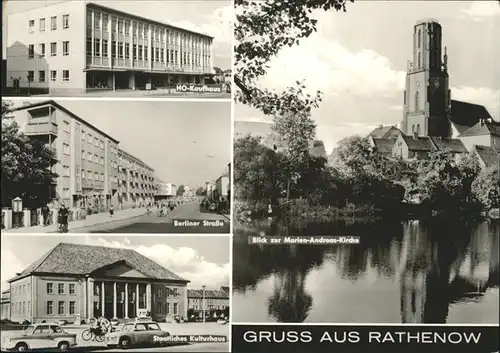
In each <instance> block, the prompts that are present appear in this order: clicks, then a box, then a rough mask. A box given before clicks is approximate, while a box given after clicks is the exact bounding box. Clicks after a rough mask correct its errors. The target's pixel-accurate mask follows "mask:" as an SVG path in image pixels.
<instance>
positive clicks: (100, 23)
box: [87, 11, 210, 51]
mask: <svg viewBox="0 0 500 353" xmlns="http://www.w3.org/2000/svg"><path fill="white" fill-rule="evenodd" d="M110 18H111V21H110ZM110 27H111V28H110ZM87 29H90V30H92V29H94V30H96V31H103V32H109V30H110V29H111V32H112V33H119V34H124V35H127V36H129V35H130V34H131V33H132V35H133V37H134V38H137V37H138V38H144V39H148V37H149V33H150V31H151V39H152V40H153V41H158V42H165V41H166V42H168V43H174V42H178V43H181V45H182V46H183V47H190V48H196V49H200V50H205V51H209V49H210V39H208V38H204V37H201V36H199V35H195V34H191V33H181V32H179V31H175V30H170V29H166V28H161V27H158V26H154V25H149V24H145V23H141V22H138V21H131V20H129V19H124V18H120V17H115V16H109V15H108V14H104V13H101V12H97V11H88V12H87Z"/></svg>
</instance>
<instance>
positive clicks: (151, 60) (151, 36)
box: [147, 25, 153, 70]
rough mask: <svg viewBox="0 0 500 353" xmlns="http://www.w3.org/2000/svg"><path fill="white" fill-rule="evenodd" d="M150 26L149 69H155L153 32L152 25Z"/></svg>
mask: <svg viewBox="0 0 500 353" xmlns="http://www.w3.org/2000/svg"><path fill="white" fill-rule="evenodd" d="M147 26H148V60H149V69H150V70H153V33H152V26H151V25H147Z"/></svg>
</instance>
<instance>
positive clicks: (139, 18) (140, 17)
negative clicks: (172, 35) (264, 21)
mask: <svg viewBox="0 0 500 353" xmlns="http://www.w3.org/2000/svg"><path fill="white" fill-rule="evenodd" d="M86 5H87V7H88V6H90V7H95V8H97V9H101V10H107V11H112V12H115V13H116V14H119V15H122V16H128V17H133V18H135V19H138V20H142V21H147V22H152V23H155V24H157V25H159V26H166V27H170V28H175V29H178V30H180V31H184V32H189V33H192V34H196V35H199V36H202V37H206V38H209V39H214V37H212V36H210V35H208V34H205V33H200V32H195V31H192V30H190V29H186V28H181V27H177V26H173V25H171V24H168V23H166V22H160V21H156V20H152V19H150V18H146V17H142V16H138V15H133V14H130V13H128V12H124V11H121V10H117V9H115V8H112V7H107V6H103V5H100V4H96V3H95V2H87V4H86Z"/></svg>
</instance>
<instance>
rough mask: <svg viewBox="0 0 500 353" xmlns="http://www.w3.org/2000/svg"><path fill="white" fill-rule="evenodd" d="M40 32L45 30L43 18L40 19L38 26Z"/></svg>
mask: <svg viewBox="0 0 500 353" xmlns="http://www.w3.org/2000/svg"><path fill="white" fill-rule="evenodd" d="M38 29H39V30H40V32H45V18H41V19H40V23H39V28H38Z"/></svg>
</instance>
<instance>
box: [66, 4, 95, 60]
mask: <svg viewBox="0 0 500 353" xmlns="http://www.w3.org/2000/svg"><path fill="white" fill-rule="evenodd" d="M87 11H88V10H87ZM70 20H71V19H70ZM94 26H95V12H94V11H92V29H91V32H90V38H91V41H92V43H91V46H90V50H91V53H92V57H91V58H90V63H91V64H93V63H94V55H95V53H94V49H95V48H94Z"/></svg>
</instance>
